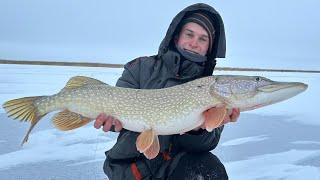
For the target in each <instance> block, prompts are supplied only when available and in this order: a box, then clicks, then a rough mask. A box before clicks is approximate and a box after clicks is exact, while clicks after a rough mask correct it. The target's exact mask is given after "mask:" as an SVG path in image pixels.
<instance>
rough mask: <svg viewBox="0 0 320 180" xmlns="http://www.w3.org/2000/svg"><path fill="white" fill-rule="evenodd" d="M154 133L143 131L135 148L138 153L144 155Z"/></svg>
mask: <svg viewBox="0 0 320 180" xmlns="http://www.w3.org/2000/svg"><path fill="white" fill-rule="evenodd" d="M154 136H155V133H154V131H153V130H152V129H149V130H146V131H143V132H142V133H141V134H140V135H139V136H138V138H137V141H136V146H137V150H138V151H139V152H140V153H144V152H145V151H146V150H147V149H148V148H149V147H150V146H151V145H152V143H153V141H154Z"/></svg>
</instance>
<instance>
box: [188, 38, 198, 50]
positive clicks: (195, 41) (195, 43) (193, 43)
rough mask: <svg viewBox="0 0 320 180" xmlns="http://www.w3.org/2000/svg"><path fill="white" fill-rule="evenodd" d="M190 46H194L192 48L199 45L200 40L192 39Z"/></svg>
mask: <svg viewBox="0 0 320 180" xmlns="http://www.w3.org/2000/svg"><path fill="white" fill-rule="evenodd" d="M190 47H192V48H196V47H198V41H197V40H196V39H192V40H191V41H190Z"/></svg>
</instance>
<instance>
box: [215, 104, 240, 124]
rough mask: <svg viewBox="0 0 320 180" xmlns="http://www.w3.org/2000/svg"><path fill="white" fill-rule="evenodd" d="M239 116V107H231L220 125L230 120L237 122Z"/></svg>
mask: <svg viewBox="0 0 320 180" xmlns="http://www.w3.org/2000/svg"><path fill="white" fill-rule="evenodd" d="M209 110H210V109H209ZM239 116H240V109H239V108H233V109H229V110H228V112H227V115H226V116H225V118H224V120H223V121H222V122H221V124H220V126H222V125H225V124H227V123H229V122H236V121H237V120H238V118H239Z"/></svg>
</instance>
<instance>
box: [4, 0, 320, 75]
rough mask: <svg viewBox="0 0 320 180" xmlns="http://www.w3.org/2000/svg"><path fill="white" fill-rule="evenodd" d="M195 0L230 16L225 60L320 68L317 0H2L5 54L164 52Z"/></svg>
mask: <svg viewBox="0 0 320 180" xmlns="http://www.w3.org/2000/svg"><path fill="white" fill-rule="evenodd" d="M196 2H205V3H207V4H210V5H212V6H213V7H215V8H216V9H217V10H218V11H219V12H220V13H221V15H222V17H223V19H224V22H225V28H226V34H227V58H226V60H220V61H218V66H233V67H235V66H236V67H260V68H270V67H271V68H289V69H313V70H320V58H319V55H318V51H319V50H320V34H319V32H320V27H319V26H320V12H319V11H318V7H320V1H318V0H305V1H289V0H282V1H277V0H268V1H254V0H242V1H236V0H228V1H191V0H188V1H170V0H162V1H147V0H141V1H133V0H129V1H121V0H119V1H103V0H92V1H84V0H68V1H65V0H55V1H49V0H47V1H43V0H28V1H18V0H0V24H1V25H0V26H1V28H0V58H2V59H24V60H58V61H90V62H104V63H125V62H128V61H129V60H131V59H133V58H135V57H138V56H144V55H153V54H155V53H157V50H158V46H159V44H160V42H161V40H162V38H163V37H164V35H165V32H166V30H167V27H168V25H169V23H170V22H171V20H172V18H173V17H174V16H175V15H176V14H177V13H178V12H179V11H180V10H182V9H183V8H185V7H186V6H188V5H191V4H193V3H196Z"/></svg>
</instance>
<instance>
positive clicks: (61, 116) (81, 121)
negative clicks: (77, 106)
mask: <svg viewBox="0 0 320 180" xmlns="http://www.w3.org/2000/svg"><path fill="white" fill-rule="evenodd" d="M90 121H91V119H90V118H87V117H84V116H81V115H80V114H78V113H75V112H71V111H69V110H64V111H61V112H59V113H58V114H56V115H55V116H54V117H53V119H52V122H53V124H54V126H55V127H56V128H58V129H60V130H62V131H68V130H72V129H76V128H78V127H81V126H84V125H86V124H87V123H89V122H90Z"/></svg>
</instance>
